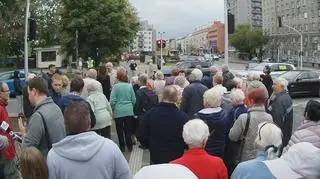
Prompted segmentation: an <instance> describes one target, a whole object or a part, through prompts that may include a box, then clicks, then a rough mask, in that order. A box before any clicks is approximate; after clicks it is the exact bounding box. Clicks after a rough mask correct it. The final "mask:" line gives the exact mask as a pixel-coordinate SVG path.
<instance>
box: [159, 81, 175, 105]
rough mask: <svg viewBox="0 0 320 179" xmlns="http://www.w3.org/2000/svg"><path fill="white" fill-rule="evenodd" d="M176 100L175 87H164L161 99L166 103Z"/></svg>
mask: <svg viewBox="0 0 320 179" xmlns="http://www.w3.org/2000/svg"><path fill="white" fill-rule="evenodd" d="M177 100H178V91H177V89H176V88H175V87H174V86H172V85H170V86H166V87H164V89H163V92H162V101H163V102H167V103H175V102H176V101H177Z"/></svg>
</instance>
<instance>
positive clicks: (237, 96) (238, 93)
mask: <svg viewBox="0 0 320 179" xmlns="http://www.w3.org/2000/svg"><path fill="white" fill-rule="evenodd" d="M230 99H231V101H232V102H233V103H235V104H243V100H244V99H245V95H244V93H243V91H242V90H241V89H233V90H232V91H231V93H230Z"/></svg>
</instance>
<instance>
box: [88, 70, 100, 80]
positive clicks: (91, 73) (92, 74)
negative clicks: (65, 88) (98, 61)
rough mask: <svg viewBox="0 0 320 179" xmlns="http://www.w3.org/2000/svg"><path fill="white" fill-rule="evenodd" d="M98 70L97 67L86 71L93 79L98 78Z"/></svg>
mask: <svg viewBox="0 0 320 179" xmlns="http://www.w3.org/2000/svg"><path fill="white" fill-rule="evenodd" d="M97 76H98V72H97V70H95V69H90V70H88V71H87V73H86V77H89V78H92V79H97Z"/></svg>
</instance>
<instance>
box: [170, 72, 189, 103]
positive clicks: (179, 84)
mask: <svg viewBox="0 0 320 179" xmlns="http://www.w3.org/2000/svg"><path fill="white" fill-rule="evenodd" d="M187 81H188V80H187V79H186V77H184V76H177V77H176V78H175V79H174V82H173V85H174V87H175V88H176V89H177V91H178V100H177V102H176V104H177V106H178V107H179V106H180V103H181V98H182V92H183V90H184V88H185V84H186V82H187Z"/></svg>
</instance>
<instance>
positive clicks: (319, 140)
mask: <svg viewBox="0 0 320 179" xmlns="http://www.w3.org/2000/svg"><path fill="white" fill-rule="evenodd" d="M304 117H305V120H304V122H303V124H302V125H301V126H300V127H299V128H298V129H297V131H296V132H294V133H293V135H292V136H291V139H290V141H289V143H288V145H287V147H286V148H285V149H284V151H283V152H286V151H287V150H288V149H289V148H290V147H291V146H292V145H293V144H296V143H299V142H309V143H311V144H313V145H314V146H316V147H318V148H320V122H319V121H320V102H318V101H316V100H313V99H312V100H310V101H309V102H308V103H307V106H306V109H305V111H304Z"/></svg>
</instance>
